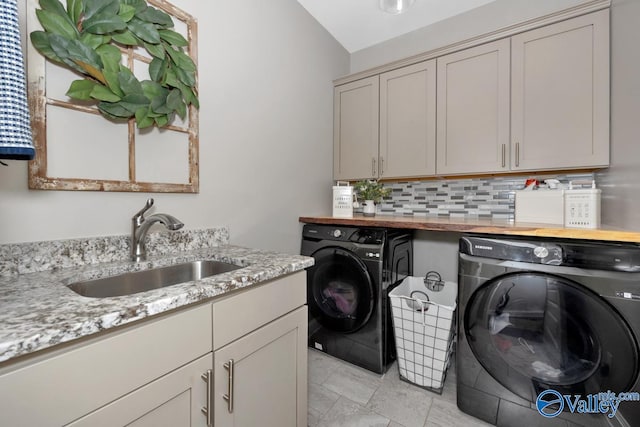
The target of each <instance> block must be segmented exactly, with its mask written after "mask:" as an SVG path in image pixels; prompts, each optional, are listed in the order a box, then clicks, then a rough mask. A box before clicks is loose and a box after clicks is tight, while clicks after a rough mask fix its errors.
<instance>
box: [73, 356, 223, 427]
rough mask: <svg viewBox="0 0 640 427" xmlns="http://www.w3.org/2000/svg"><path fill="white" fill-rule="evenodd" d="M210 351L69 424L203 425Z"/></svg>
mask: <svg viewBox="0 0 640 427" xmlns="http://www.w3.org/2000/svg"><path fill="white" fill-rule="evenodd" d="M211 363H212V355H211V353H209V354H207V355H205V356H203V357H201V358H200V359H198V360H195V361H193V362H191V363H189V364H187V365H185V366H183V367H182V368H179V369H176V370H175V371H173V372H171V373H169V374H167V375H165V376H163V377H161V378H159V379H157V380H155V381H153V382H152V383H150V384H147V385H146V386H144V387H142V388H140V389H138V390H136V391H134V392H131V393H129V394H128V395H126V396H124V397H122V398H120V399H118V400H116V401H115V402H113V403H110V404H108V405H107V406H105V407H103V408H100V409H98V410H97V411H95V412H92V413H91V414H89V415H87V416H85V417H82V418H81V419H79V420H77V421H75V422H72V423H71V424H69V426H73V427H102V426H104V427H112V426H125V425H126V426H130V427H207V414H206V412H204V411H202V409H203V408H205V410H206V409H207V384H206V382H205V381H204V380H203V379H202V374H203V373H205V372H207V370H209V369H210V367H211Z"/></svg>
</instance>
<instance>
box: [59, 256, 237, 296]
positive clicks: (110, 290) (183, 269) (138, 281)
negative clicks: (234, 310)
mask: <svg viewBox="0 0 640 427" xmlns="http://www.w3.org/2000/svg"><path fill="white" fill-rule="evenodd" d="M239 268H242V267H240V266H238V265H234V264H229V263H226V262H222V261H212V260H204V261H193V262H186V263H184V264H176V265H170V266H167V267H158V268H152V269H149V270H142V271H134V272H131V273H123V274H118V275H116V276H109V277H103V278H100V279H92V280H84V281H81V282H75V283H71V284H70V285H67V287H68V288H69V289H71V290H72V291H74V292H76V293H77V294H80V295H82V296H84V297H90V298H104V297H117V296H122V295H131V294H137V293H139V292H145V291H150V290H152V289H159V288H164V287H165V286H171V285H177V284H178V283H184V282H190V281H192V280H199V279H203V278H205V277H211V276H215V275H216V274H222V273H226V272H228V271H233V270H237V269H239Z"/></svg>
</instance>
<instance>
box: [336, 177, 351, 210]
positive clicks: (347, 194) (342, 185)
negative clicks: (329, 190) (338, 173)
mask: <svg viewBox="0 0 640 427" xmlns="http://www.w3.org/2000/svg"><path fill="white" fill-rule="evenodd" d="M333 216H334V217H337V218H353V187H352V186H350V185H349V183H348V182H343V181H338V182H336V185H334V186H333Z"/></svg>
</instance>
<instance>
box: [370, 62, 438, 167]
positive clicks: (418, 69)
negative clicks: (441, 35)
mask: <svg viewBox="0 0 640 427" xmlns="http://www.w3.org/2000/svg"><path fill="white" fill-rule="evenodd" d="M435 154H436V61H435V59H433V60H430V61H425V62H421V63H419V64H415V65H411V66H408V67H404V68H401V69H398V70H394V71H390V72H388V73H384V74H381V75H380V159H379V167H378V169H379V175H380V177H383V178H400V177H412V176H425V175H434V174H435V173H436V161H435Z"/></svg>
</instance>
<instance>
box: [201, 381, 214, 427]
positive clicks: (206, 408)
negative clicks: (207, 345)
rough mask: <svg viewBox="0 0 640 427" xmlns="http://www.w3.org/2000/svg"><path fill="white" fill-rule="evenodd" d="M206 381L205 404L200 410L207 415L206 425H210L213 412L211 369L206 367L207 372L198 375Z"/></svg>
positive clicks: (210, 426) (209, 426) (208, 426)
mask: <svg viewBox="0 0 640 427" xmlns="http://www.w3.org/2000/svg"><path fill="white" fill-rule="evenodd" d="M200 378H202V379H203V380H204V382H205V383H207V406H203V407H202V408H201V409H200V410H201V411H202V413H203V414H204V415H205V416H206V417H207V427H212V424H211V415H212V414H213V405H212V404H211V395H212V393H211V387H212V385H213V371H212V370H211V369H207V372H205V373H204V374H202V375H201V376H200Z"/></svg>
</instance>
